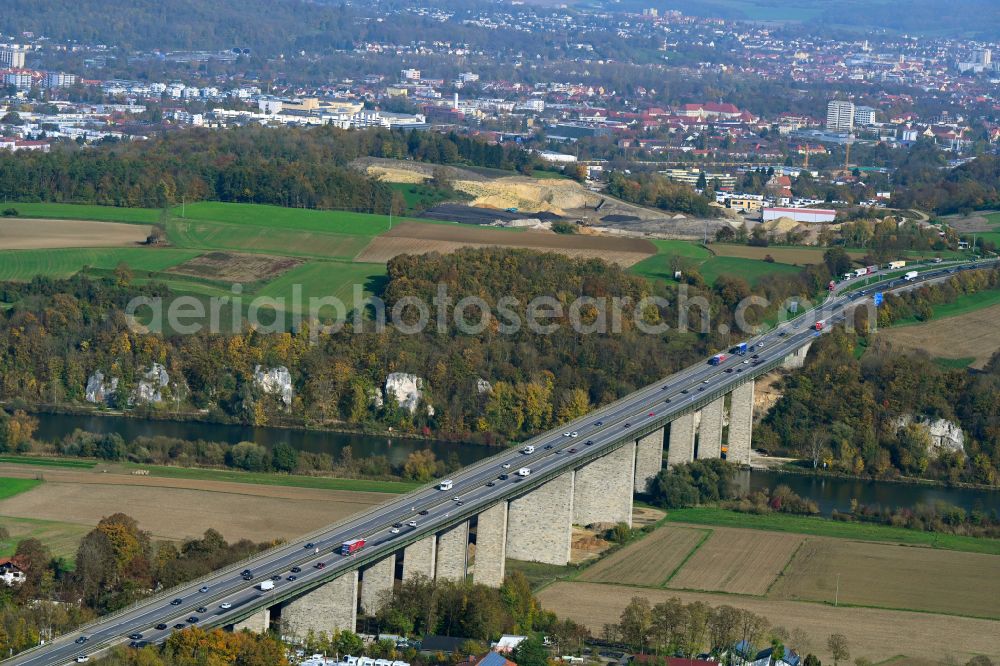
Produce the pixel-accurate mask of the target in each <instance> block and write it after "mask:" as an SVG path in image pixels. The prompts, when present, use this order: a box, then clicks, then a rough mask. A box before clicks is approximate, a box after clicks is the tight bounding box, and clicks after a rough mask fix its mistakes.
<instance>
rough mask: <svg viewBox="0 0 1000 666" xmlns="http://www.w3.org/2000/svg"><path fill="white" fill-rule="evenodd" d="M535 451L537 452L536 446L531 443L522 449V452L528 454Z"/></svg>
mask: <svg viewBox="0 0 1000 666" xmlns="http://www.w3.org/2000/svg"><path fill="white" fill-rule="evenodd" d="M534 452H535V447H533V446H531V445H530V444H529V445H528V446H526V447H524V448H523V449H521V453H523V454H524V455H526V456H530V455H531V454H532V453H534Z"/></svg>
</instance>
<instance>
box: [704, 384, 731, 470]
mask: <svg viewBox="0 0 1000 666" xmlns="http://www.w3.org/2000/svg"><path fill="white" fill-rule="evenodd" d="M725 402H726V397H725V396H722V397H721V398H719V399H718V400H715V401H713V402H710V403H709V404H708V405H706V406H705V407H703V408H702V410H701V424H700V425H699V426H698V459H699V460H703V459H705V458H721V457H722V412H723V408H724V407H725Z"/></svg>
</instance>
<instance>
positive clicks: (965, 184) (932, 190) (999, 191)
mask: <svg viewBox="0 0 1000 666" xmlns="http://www.w3.org/2000/svg"><path fill="white" fill-rule="evenodd" d="M930 150H931V149H930V148H927V149H924V150H919V149H918V148H914V149H913V150H911V151H910V153H911V155H912V157H908V159H907V162H906V163H904V164H903V165H902V166H901V167H900V169H899V171H898V176H899V179H898V181H897V182H899V183H900V184H902V185H905V187H903V188H900V189H898V190H897V191H895V192H894V193H893V195H892V202H893V205H894V206H897V207H900V208H920V209H923V210H930V211H934V212H935V213H937V214H939V215H947V214H950V213H969V212H971V211H974V210H982V209H985V208H995V207H997V206H1000V158H998V157H997V156H996V155H981V156H979V157H977V158H976V159H974V160H972V161H970V162H966V163H965V164H962V165H960V166H957V167H955V168H954V169H951V170H947V171H941V169H940V166H941V165H942V164H943V162H944V158H943V157H942V156H941V155H940V153H936V155H928V154H929V152H930ZM935 152H936V151H935ZM924 157H926V159H925V160H923V164H922V168H918V167H917V165H916V164H914V163H918V164H919V163H920V161H921V160H922V159H923V158H924Z"/></svg>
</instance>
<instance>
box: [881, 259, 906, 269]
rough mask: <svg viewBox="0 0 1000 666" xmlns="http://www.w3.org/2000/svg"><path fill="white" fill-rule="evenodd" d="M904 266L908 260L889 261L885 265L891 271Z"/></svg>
mask: <svg viewBox="0 0 1000 666" xmlns="http://www.w3.org/2000/svg"><path fill="white" fill-rule="evenodd" d="M904 266H906V262H905V261H890V262H889V263H887V264H886V265H885V267H886V268H887V269H889V270H890V271H894V270H898V269H900V268H902V267H904Z"/></svg>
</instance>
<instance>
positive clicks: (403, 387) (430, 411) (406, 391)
mask: <svg viewBox="0 0 1000 666" xmlns="http://www.w3.org/2000/svg"><path fill="white" fill-rule="evenodd" d="M423 387H424V380H423V378H422V377H417V376H416V375H411V374H409V373H406V372H392V373H389V376H388V377H386V378H385V395H386V397H387V398H393V399H394V400H395V401H396V402H397V403H399V406H400V407H402V408H403V409H405V410H407V411H408V412H410V414H413V413H414V412H416V411H417V405H418V404H419V403H420V401H421V400H424V391H423ZM425 403H426V401H425ZM427 415H428V416H434V408H433V407H432V406H431V405H430V404H427Z"/></svg>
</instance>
